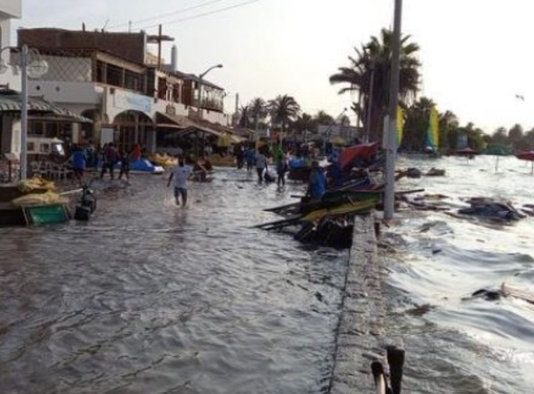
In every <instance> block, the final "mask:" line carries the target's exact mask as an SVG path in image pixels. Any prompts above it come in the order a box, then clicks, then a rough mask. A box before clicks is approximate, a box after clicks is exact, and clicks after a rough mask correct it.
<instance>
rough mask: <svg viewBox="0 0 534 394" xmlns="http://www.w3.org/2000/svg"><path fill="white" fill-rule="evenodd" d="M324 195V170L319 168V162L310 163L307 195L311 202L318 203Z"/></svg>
mask: <svg viewBox="0 0 534 394" xmlns="http://www.w3.org/2000/svg"><path fill="white" fill-rule="evenodd" d="M325 193H326V176H325V174H324V170H323V168H322V167H321V166H319V162H317V161H313V162H312V170H311V173H310V184H309V186H308V195H309V196H310V198H311V200H312V201H320V200H321V198H323V196H324V194H325Z"/></svg>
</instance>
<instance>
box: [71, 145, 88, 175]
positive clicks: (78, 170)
mask: <svg viewBox="0 0 534 394" xmlns="http://www.w3.org/2000/svg"><path fill="white" fill-rule="evenodd" d="M86 165H87V158H86V157H85V153H84V151H83V150H82V149H81V148H80V147H79V146H78V145H74V146H73V147H72V169H73V172H74V178H75V179H77V180H78V181H79V182H80V183H82V181H83V175H84V172H85V167H86Z"/></svg>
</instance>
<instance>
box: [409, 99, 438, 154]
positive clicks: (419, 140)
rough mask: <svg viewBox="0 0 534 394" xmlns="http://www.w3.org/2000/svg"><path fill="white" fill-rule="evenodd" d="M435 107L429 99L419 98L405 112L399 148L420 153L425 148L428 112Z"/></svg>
mask: <svg viewBox="0 0 534 394" xmlns="http://www.w3.org/2000/svg"><path fill="white" fill-rule="evenodd" d="M435 106H436V104H435V103H434V101H432V100H431V99H429V98H427V97H421V98H420V99H419V100H418V101H416V102H415V103H414V104H413V105H412V106H411V107H409V108H408V109H407V110H406V123H405V125H404V136H403V139H402V143H401V148H403V149H406V150H408V151H422V150H423V149H424V148H425V147H426V140H427V130H428V124H429V118H430V111H431V110H432V108H434V107H435Z"/></svg>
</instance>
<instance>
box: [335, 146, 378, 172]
mask: <svg viewBox="0 0 534 394" xmlns="http://www.w3.org/2000/svg"><path fill="white" fill-rule="evenodd" d="M377 153H378V142H374V143H372V144H361V145H356V146H352V147H350V148H346V149H343V150H342V151H341V155H340V157H339V164H340V165H341V168H343V169H344V168H345V167H347V166H348V165H349V164H351V163H352V162H354V160H357V159H365V160H372V159H373V158H374V157H375V156H376V154H377Z"/></svg>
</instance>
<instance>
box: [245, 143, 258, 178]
mask: <svg viewBox="0 0 534 394" xmlns="http://www.w3.org/2000/svg"><path fill="white" fill-rule="evenodd" d="M245 161H246V162H247V171H248V172H251V171H252V169H253V168H254V165H255V164H256V152H255V150H254V149H253V148H251V147H248V148H247V150H246V151H245Z"/></svg>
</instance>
